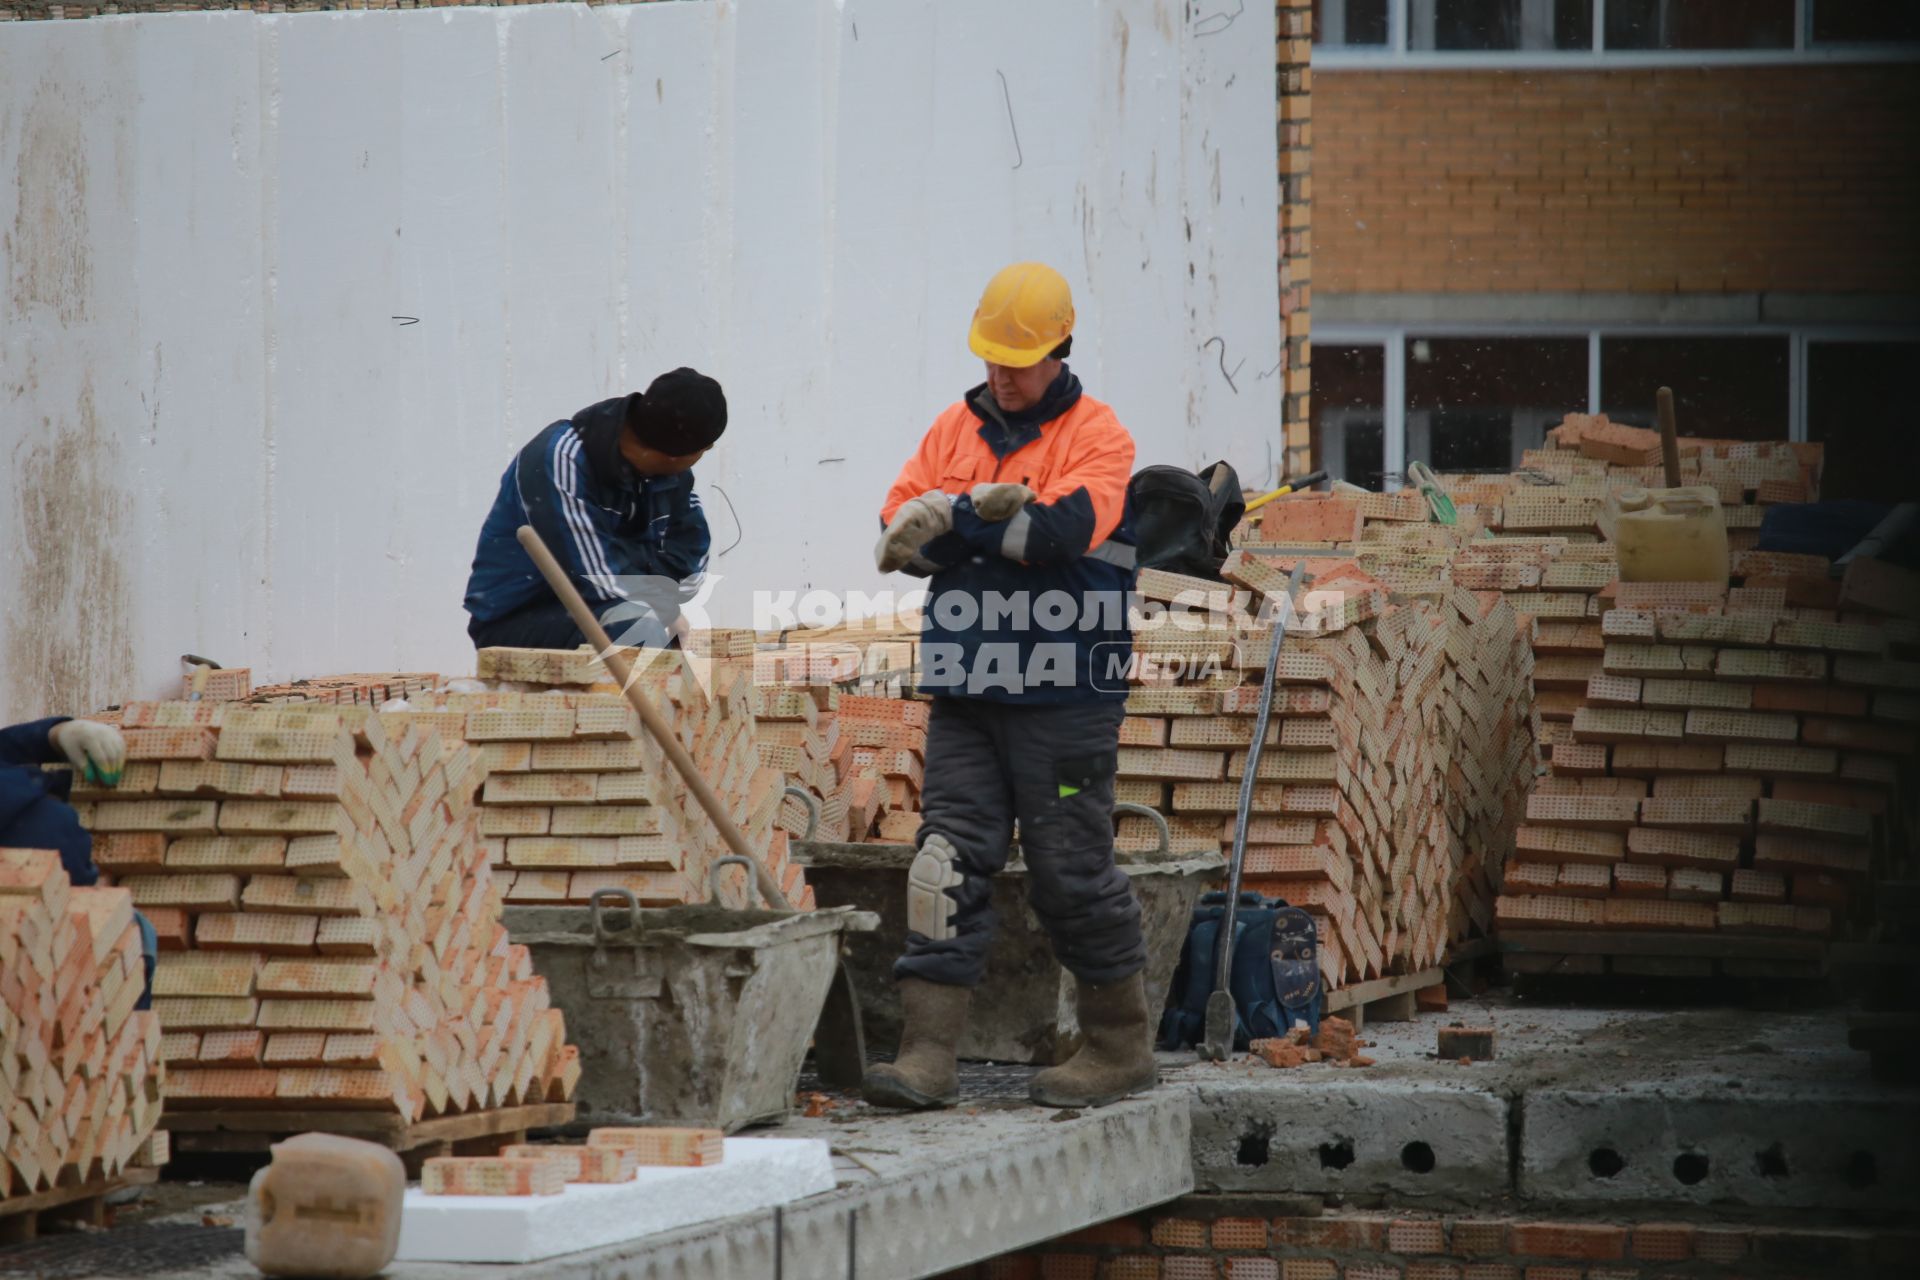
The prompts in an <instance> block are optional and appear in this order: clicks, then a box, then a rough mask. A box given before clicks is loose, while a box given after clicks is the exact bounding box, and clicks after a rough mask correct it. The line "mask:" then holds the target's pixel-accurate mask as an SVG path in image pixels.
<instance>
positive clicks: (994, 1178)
mask: <svg viewBox="0 0 1920 1280" xmlns="http://www.w3.org/2000/svg"><path fill="white" fill-rule="evenodd" d="M779 1134H780V1136H781V1137H783V1138H824V1139H826V1140H827V1141H828V1142H830V1143H831V1144H832V1146H833V1150H834V1155H835V1171H836V1176H837V1178H838V1185H837V1186H836V1187H835V1189H834V1190H832V1191H829V1192H826V1193H824V1194H821V1195H816V1196H812V1197H810V1198H808V1199H806V1200H802V1201H799V1202H797V1203H795V1204H792V1205H789V1206H786V1207H784V1208H783V1209H780V1210H775V1211H766V1212H757V1213H749V1214H741V1215H737V1216H734V1217H730V1218H724V1219H720V1220H717V1221H714V1222H709V1223H704V1224H701V1225H700V1226H697V1227H690V1228H687V1229H684V1230H680V1231H674V1232H667V1233H663V1234H660V1235H656V1236H650V1237H648V1238H646V1239H644V1240H635V1241H629V1242H626V1243H624V1244H617V1245H610V1246H607V1247H605V1248H600V1249H592V1250H587V1251H584V1252H579V1253H570V1254H566V1255H564V1256H561V1257H556V1258H549V1259H546V1260H545V1261H541V1262H533V1263H527V1264H522V1265H501V1266H488V1267H485V1268H477V1267H475V1266H474V1265H473V1264H466V1263H419V1262H399V1263H395V1264H394V1265H393V1266H392V1267H389V1268H388V1269H387V1271H386V1273H385V1275H386V1276H387V1280H472V1277H474V1276H475V1275H477V1274H484V1275H485V1276H487V1277H490V1278H497V1280H614V1278H615V1277H618V1278H619V1280H730V1278H732V1280H737V1278H738V1277H741V1276H772V1275H776V1274H778V1275H784V1276H787V1277H790V1278H791V1280H806V1278H808V1277H822V1278H826V1277H841V1276H846V1275H858V1276H860V1277H861V1280H909V1278H910V1277H916V1276H927V1275H934V1274H937V1273H939V1272H942V1271H945V1270H948V1269H951V1268H953V1267H957V1266H963V1265H965V1264H967V1263H969V1262H975V1261H981V1260H984V1259H987V1258H991V1257H995V1256H997V1255H999V1254H1002V1253H1006V1252H1008V1251H1009V1250H1013V1249H1018V1248H1021V1247H1022V1246H1025V1245H1030V1244H1036V1243H1039V1242H1040V1241H1043V1240H1048V1239H1052V1238H1053V1237H1055V1236H1059V1235H1062V1234H1064V1233H1067V1232H1070V1231H1074V1230H1077V1229H1079V1228H1080V1227H1083V1226H1089V1225H1091V1224H1093V1223H1096V1222H1104V1221H1106V1220H1107V1219H1109V1218H1115V1217H1119V1216H1121V1215H1123V1214H1128V1213H1133V1212H1137V1211H1139V1210H1142V1209H1147V1208H1151V1207H1152V1206H1154V1205H1158V1204H1164V1203H1165V1202H1166V1201H1168V1200H1171V1199H1173V1198H1174V1197H1176V1196H1179V1195H1182V1194H1184V1193H1186V1192H1187V1191H1189V1190H1191V1188H1192V1186H1193V1172H1192V1166H1191V1165H1190V1163H1189V1161H1188V1159H1187V1150H1188V1144H1189V1137H1190V1135H1189V1130H1188V1107H1187V1099H1186V1096H1185V1094H1184V1092H1182V1091H1179V1090H1164V1091H1161V1092H1158V1093H1155V1094H1153V1095H1151V1096H1149V1097H1146V1098H1139V1099H1134V1100H1132V1101H1128V1102H1124V1103H1121V1104H1119V1105H1117V1106H1113V1107H1108V1108H1105V1109H1102V1110H1100V1111H1090V1112H1086V1113H1084V1114H1082V1113H1073V1112H1053V1111H1044V1110H1041V1109H1039V1108H1035V1107H1030V1106H1026V1105H1024V1104H1016V1103H1012V1102H1007V1101H1001V1100H993V1099H986V1100H982V1101H981V1102H980V1103H979V1104H978V1105H963V1107H962V1108H961V1109H958V1110H955V1111H951V1112H945V1113H940V1114H935V1115H922V1116H900V1115H890V1114H885V1113H880V1112H875V1111H870V1110H868V1109H866V1108H864V1107H849V1108H847V1109H846V1111H845V1112H844V1113H843V1114H842V1115H840V1116H838V1117H822V1118H819V1119H815V1120H796V1121H793V1122H791V1123H789V1124H787V1125H785V1126H783V1127H782V1128H781V1129H780V1130H779ZM201 1212H210V1213H213V1214H215V1215H216V1216H232V1211H231V1210H222V1209H221V1208H220V1207H218V1206H207V1207H206V1208H205V1209H202V1210H199V1211H196V1212H195V1213H194V1214H193V1215H192V1218H193V1220H195V1221H197V1220H199V1216H200V1213H201ZM776 1259H777V1260H778V1264H777V1265H776ZM100 1274H101V1275H102V1277H103V1280H105V1273H100ZM139 1274H140V1275H142V1276H144V1277H150V1278H152V1280H189V1278H190V1277H191V1278H192V1280H257V1276H258V1273H257V1272H256V1271H254V1269H253V1268H252V1267H251V1266H250V1265H248V1263H247V1262H246V1261H245V1259H244V1258H242V1257H240V1256H238V1254H236V1255H235V1256H233V1257H231V1258H229V1259H226V1260H224V1261H222V1262H219V1263H216V1264H213V1265H211V1266H210V1265H207V1264H206V1263H204V1262H200V1263H198V1264H197V1265H195V1266H193V1267H191V1268H188V1269H181V1270H176V1271H164V1270H153V1269H151V1268H150V1267H143V1268H142V1269H141V1271H140V1273H139Z"/></svg>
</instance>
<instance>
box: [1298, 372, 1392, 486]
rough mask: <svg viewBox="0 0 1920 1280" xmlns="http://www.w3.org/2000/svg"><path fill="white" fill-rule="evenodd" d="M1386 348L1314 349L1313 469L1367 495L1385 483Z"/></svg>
mask: <svg viewBox="0 0 1920 1280" xmlns="http://www.w3.org/2000/svg"><path fill="white" fill-rule="evenodd" d="M1386 359H1387V350H1386V347H1385V346H1384V345H1381V344H1378V343H1373V344H1356V345H1352V346H1346V345H1339V344H1328V343H1318V342H1316V343H1315V344H1314V347H1313V426H1312V448H1313V457H1314V465H1315V466H1317V467H1325V468H1326V469H1327V470H1328V471H1329V472H1330V473H1331V474H1332V475H1333V477H1334V478H1335V479H1337V480H1345V481H1348V482H1349V483H1351V484H1357V485H1361V486H1362V487H1364V488H1368V489H1379V488H1381V487H1383V482H1384V480H1385V478H1386V470H1387V461H1386V445H1385V441H1386V413H1385V409H1386Z"/></svg>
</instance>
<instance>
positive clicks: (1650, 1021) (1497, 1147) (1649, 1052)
mask: <svg viewBox="0 0 1920 1280" xmlns="http://www.w3.org/2000/svg"><path fill="white" fill-rule="evenodd" d="M1455 1022H1460V1023H1465V1024H1468V1025H1474V1026H1486V1025H1491V1026H1493V1027H1494V1028H1495V1031H1496V1035H1497V1038H1498V1057H1497V1058H1496V1059H1495V1060H1494V1061H1492V1062H1475V1063H1473V1064H1471V1065H1469V1066H1461V1065H1459V1064H1458V1063H1457V1062H1456V1061H1453V1060H1450V1059H1441V1058H1440V1057H1438V1055H1437V1054H1436V1053H1435V1045H1436V1042H1437V1040H1438V1032H1439V1029H1440V1028H1441V1027H1443V1026H1447V1025H1449V1024H1451V1023H1455ZM1365 1038H1366V1039H1367V1040H1368V1041H1369V1043H1370V1045H1371V1047H1370V1048H1369V1049H1368V1050H1367V1052H1368V1054H1369V1055H1370V1056H1372V1057H1374V1058H1375V1059H1376V1060H1377V1063H1378V1065H1376V1066H1373V1067H1369V1068H1365V1069H1364V1070H1355V1069H1348V1068H1336V1067H1331V1066H1324V1065H1320V1066H1308V1067H1300V1068H1296V1069H1294V1070H1290V1071H1274V1070H1272V1069H1270V1068H1266V1067H1263V1066H1256V1065H1254V1064H1251V1063H1245V1062H1242V1063H1229V1064H1224V1065H1214V1064H1205V1065H1201V1064H1195V1063H1193V1061H1192V1058H1191V1055H1181V1056H1179V1057H1175V1056H1173V1055H1164V1056H1163V1058H1162V1061H1163V1064H1165V1068H1164V1070H1163V1076H1164V1077H1165V1078H1166V1079H1168V1080H1169V1081H1174V1082H1179V1083H1183V1084H1188V1085H1191V1086H1192V1087H1193V1089H1194V1094H1193V1097H1194V1117H1193V1132H1194V1166H1195V1177H1196V1180H1197V1183H1198V1185H1199V1186H1201V1187H1202V1188H1203V1189H1215V1190H1239V1191H1305V1192H1317V1193H1322V1194H1339V1195H1343V1196H1348V1197H1354V1196H1368V1195H1390V1196H1392V1197H1396V1198H1400V1199H1404V1198H1410V1197H1418V1198H1419V1199H1420V1201H1421V1202H1424V1203H1432V1204H1436V1205H1441V1206H1451V1205H1455V1204H1463V1205H1472V1204H1475V1203H1484V1201H1485V1198H1486V1197H1488V1196H1513V1197H1517V1198H1520V1199H1526V1200H1533V1201H1538V1202H1542V1203H1564V1204H1569V1205H1593V1206H1596V1207H1604V1206H1606V1205H1610V1204H1620V1203H1625V1202H1646V1203H1655V1204H1659V1203H1665V1204H1674V1205H1689V1204H1714V1205H1727V1206H1732V1205H1739V1206H1748V1207H1752V1208H1756V1209H1794V1210H1820V1209H1827V1208H1851V1209H1859V1210H1873V1209H1879V1208H1885V1209H1894V1208H1898V1207H1901V1206H1902V1204H1903V1199H1902V1194H1903V1193H1910V1189H1911V1188H1912V1187H1913V1186H1914V1185H1916V1182H1917V1180H1920V1169H1916V1167H1915V1161H1916V1159H1920V1157H1916V1155H1915V1152H1916V1151H1920V1141H1917V1140H1916V1139H1920V1090H1915V1089H1911V1088H1906V1089H1902V1088H1898V1087H1894V1086H1889V1085H1886V1084H1882V1083H1878V1082H1876V1081H1874V1080H1873V1079H1872V1077H1871V1074H1870V1071H1869V1066H1868V1061H1867V1055H1865V1054H1863V1053H1858V1052H1855V1051H1853V1050H1851V1049H1849V1048H1848V1047H1847V1043H1846V1026H1845V1018H1844V1014H1843V1012H1842V1011H1841V1010H1839V1009H1837V1008H1828V1009H1820V1010H1814V1011H1810V1012H1799V1013H1774V1012H1762V1011H1754V1010H1748V1009H1737V1008H1709V1009H1675V1008H1640V1009H1589V1008H1556V1007H1545V1006H1540V1005H1537V1004H1532V1003H1527V1002H1523V1001H1519V1000H1516V999H1514V998H1513V997H1511V996H1508V995H1496V996H1491V997H1488V998H1485V999H1478V1000H1470V1001H1461V1000H1456V1001H1455V1002H1454V1004H1453V1008H1452V1009H1451V1011H1449V1012H1448V1013H1445V1014H1422V1015H1421V1016H1420V1017H1419V1018H1417V1019H1416V1020H1415V1021H1413V1022H1410V1023H1375V1024H1370V1025H1369V1026H1368V1027H1367V1030H1366V1033H1365ZM1269 1130H1270V1132H1269ZM1342 1142H1345V1143H1346V1144H1348V1146H1350V1148H1351V1151H1350V1155H1351V1161H1350V1163H1347V1164H1345V1165H1344V1166H1340V1164H1339V1162H1340V1161H1342V1160H1346V1159H1347V1158H1348V1155H1349V1153H1348V1151H1346V1150H1343V1148H1342V1146H1341V1144H1342ZM1414 1143H1424V1144H1425V1145H1426V1148H1427V1150H1426V1151H1424V1152H1423V1151H1420V1150H1419V1149H1417V1148H1414V1149H1412V1150H1409V1147H1410V1146H1411V1144H1414ZM1263 1144H1264V1145H1263ZM1263 1152H1264V1161H1262V1159H1261V1157H1262V1153H1263ZM1597 1152H1611V1153H1613V1154H1612V1155H1610V1156H1609V1155H1598V1156H1597V1155H1596V1153H1597ZM1689 1155H1694V1156H1703V1157H1704V1158H1705V1160H1706V1172H1705V1174H1704V1175H1703V1176H1698V1177H1697V1178H1696V1175H1697V1174H1699V1167H1698V1164H1697V1162H1695V1161H1693V1160H1687V1161H1684V1162H1682V1161H1681V1157H1683V1156H1689ZM1616 1157H1617V1158H1618V1159H1619V1160H1620V1161H1621V1165H1620V1167H1618V1168H1614V1165H1613V1161H1614V1159H1615V1158H1616ZM1429 1158H1431V1160H1432V1164H1431V1165H1430V1166H1428V1165H1426V1161H1427V1160H1428V1159H1429ZM1423 1167H1424V1168H1426V1172H1420V1169H1421V1168H1423ZM1596 1169H1612V1170H1613V1172H1611V1173H1609V1174H1605V1175H1603V1174H1601V1173H1598V1172H1596V1171H1595V1170H1596ZM1684 1179H1696V1180H1694V1181H1686V1180H1684Z"/></svg>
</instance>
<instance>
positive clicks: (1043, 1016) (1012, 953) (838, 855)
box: [794, 807, 1225, 1064]
mask: <svg viewBox="0 0 1920 1280" xmlns="http://www.w3.org/2000/svg"><path fill="white" fill-rule="evenodd" d="M1123 811H1125V812H1135V811H1136V810H1135V809H1133V808H1132V807H1124V808H1123ZM1138 812H1141V813H1145V814H1152V816H1153V817H1155V818H1158V817H1159V815H1158V814H1153V812H1152V810H1138ZM913 857H914V846H912V845H905V844H827V843H802V844H799V845H796V846H795V850H794V859H795V861H797V862H800V863H801V864H802V865H804V866H805V867H806V869H807V883H808V884H810V885H811V886H813V895H814V900H815V901H816V902H818V903H819V904H820V906H821V907H822V908H827V907H843V908H858V909H859V910H861V911H863V912H872V913H873V914H875V915H877V916H878V917H879V918H880V927H879V928H878V929H876V930H874V931H872V932H870V933H862V934H857V935H850V936H849V937H848V939H847V965H848V968H849V969H851V970H852V973H853V982H854V987H855V989H856V990H857V992H858V994H859V998H860V1010H861V1014H862V1017H863V1019H864V1021H865V1026H866V1036H867V1049H868V1051H869V1052H870V1053H880V1054H886V1055H891V1054H892V1053H893V1052H894V1050H895V1049H896V1048H897V1047H898V1046H899V1043H900V998H899V996H898V995H897V994H896V992H895V990H894V985H893V962H894V961H895V960H897V959H899V957H900V953H901V951H902V950H903V949H904V948H905V946H906V941H907V868H908V867H909V866H910V865H911V864H912V862H913ZM1224 865H1225V863H1224V859H1222V858H1221V856H1220V855H1219V853H1217V852H1213V851H1209V852H1205V853H1193V854H1187V855H1175V854H1173V853H1172V852H1170V851H1169V850H1168V847H1167V844H1166V841H1165V836H1164V825H1163V835H1162V843H1161V848H1160V850H1159V851H1158V852H1156V853H1153V854H1148V855H1143V856H1141V857H1138V858H1132V857H1127V858H1123V860H1122V861H1121V863H1120V869H1121V870H1122V871H1125V872H1126V873H1127V876H1128V878H1130V879H1131V880H1132V881H1133V892H1134V896H1135V897H1136V898H1138V899H1139V900H1140V916H1141V927H1142V929H1143V931H1144V932H1145V934H1146V943H1147V972H1146V982H1147V1002H1148V1007H1149V1008H1150V1009H1152V1010H1153V1011H1154V1016H1155V1017H1156V1018H1157V1017H1158V1016H1159V1011H1160V1009H1161V1007H1162V1006H1163V1005H1164V1004H1165V1003H1166V998H1167V987H1168V985H1169V983H1170V982H1171V981H1172V979H1173V970H1174V966H1175V965H1177V964H1178V963H1179V961H1180V950H1181V947H1182V946H1183V945H1184V944H1185V942H1186V937H1187V928H1188V925H1189V924H1190V922H1191V921H1192V919H1193V908H1194V904H1195V902H1196V901H1197V900H1198V899H1199V897H1200V894H1201V893H1203V892H1204V891H1205V890H1206V889H1208V888H1212V887H1215V885H1216V883H1217V882H1218V880H1219V878H1220V871H1221V868H1222V867H1223V866H1224ZM993 909H994V911H995V912H996V913H997V914H998V915H999V917H1000V928H999V931H998V932H997V933H996V935H995V937H994V941H993V950H992V952H991V953H990V954H989V956H988V958H987V976H986V980H985V981H984V983H982V985H981V988H980V997H981V998H980V999H978V1000H976V1001H975V1002H974V1006H973V1015H972V1017H971V1018H970V1019H969V1022H968V1026H967V1034H966V1038H965V1039H963V1040H962V1041H961V1042H960V1056H961V1057H963V1058H972V1059H982V1060H985V1061H989V1062H1025V1063H1040V1064H1047V1063H1053V1062H1057V1061H1060V1060H1062V1059H1064V1058H1065V1057H1066V1056H1067V1055H1068V1054H1070V1053H1072V1052H1073V1050H1074V1049H1075V1048H1077V1047H1078V1045H1079V1034H1080V1028H1079V1022H1078V1020H1077V1019H1076V1018H1075V1016H1074V1008H1073V980H1072V978H1071V977H1070V976H1069V975H1068V974H1067V973H1066V971H1065V970H1063V969H1062V968H1061V967H1060V965H1059V964H1058V962H1056V961H1055V960H1054V958H1053V947H1052V945H1051V943H1050V942H1049V941H1048V939H1047V935H1046V931H1045V930H1044V929H1042V928H1041V927H1040V921H1039V920H1038V918H1036V917H1035V916H1034V914H1033V912H1032V910H1031V909H1030V908H1029V907H1028V906H1027V874H1026V865H1025V863H1023V862H1021V861H1019V855H1018V851H1017V850H1016V851H1015V857H1014V859H1012V860H1010V861H1009V863H1008V865H1007V868H1006V870H1004V871H1002V872H1001V873H1000V874H999V875H998V876H996V877H994V886H993Z"/></svg>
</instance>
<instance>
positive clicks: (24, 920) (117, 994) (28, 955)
mask: <svg viewBox="0 0 1920 1280" xmlns="http://www.w3.org/2000/svg"><path fill="white" fill-rule="evenodd" d="M145 980H146V975H145V964H144V961H143V960H142V959H141V955H140V934H139V930H138V929H137V928H136V926H135V925H134V921H133V899H132V897H131V895H129V894H128V893H127V891H126V890H125V889H112V888H98V887H95V888H74V887H73V886H72V884H71V883H70V881H69V880H68V879H67V873H66V872H65V871H64V870H63V869H62V868H61V866H60V858H59V855H58V854H56V853H54V852H52V851H50V850H45V849H0V1205H4V1203H5V1201H6V1200H8V1199H10V1198H15V1197H21V1196H28V1195H32V1194H33V1193H35V1192H37V1191H43V1190H46V1189H47V1188H49V1187H53V1186H56V1185H59V1186H72V1185H75V1184H78V1183H85V1182H90V1181H92V1180H94V1179H96V1178H101V1177H114V1176H117V1175H118V1174H119V1173H120V1172H121V1171H122V1170H124V1169H126V1168H127V1167H128V1166H129V1165H131V1164H135V1163H141V1164H157V1163H160V1162H161V1161H163V1160H164V1158H165V1156H164V1135H161V1140H160V1142H158V1143H156V1142H155V1141H154V1138H153V1130H154V1123H155V1121H156V1120H157V1119H158V1118H159V1115H160V1087H161V1080H162V1078H163V1070H162V1066H161V1060H160V1023H159V1020H158V1019H157V1018H156V1017H155V1016H154V1015H153V1014H152V1013H146V1012H136V1011H135V1010H134V1005H135V1004H137V1003H138V1002H139V999H140V992H141V988H142V986H143V985H144V983H145Z"/></svg>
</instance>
